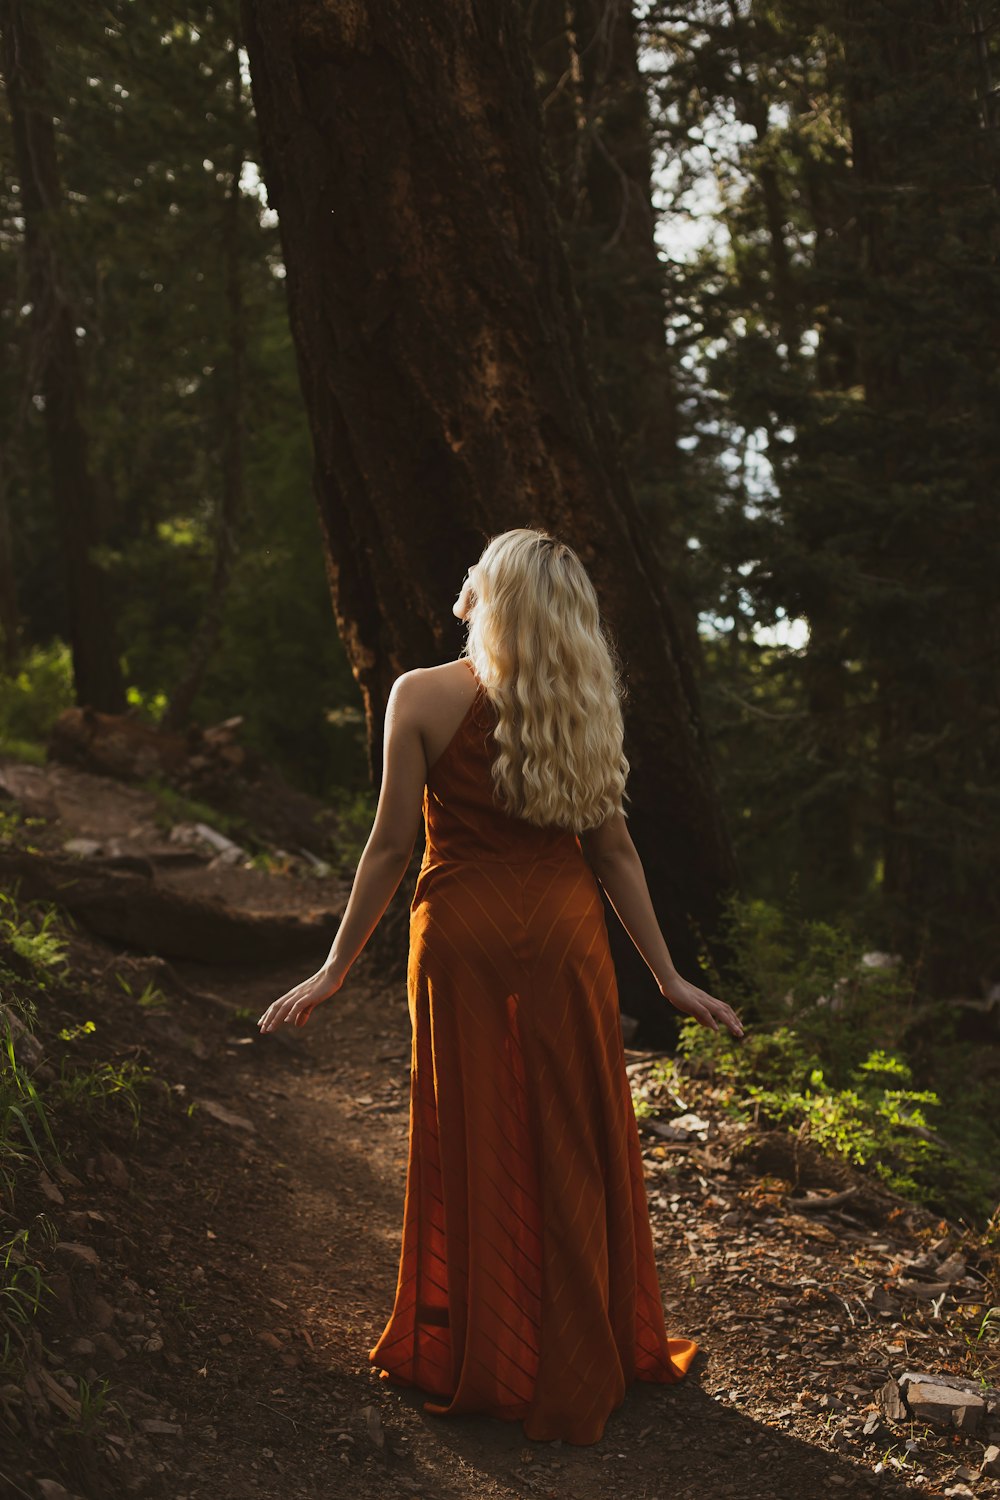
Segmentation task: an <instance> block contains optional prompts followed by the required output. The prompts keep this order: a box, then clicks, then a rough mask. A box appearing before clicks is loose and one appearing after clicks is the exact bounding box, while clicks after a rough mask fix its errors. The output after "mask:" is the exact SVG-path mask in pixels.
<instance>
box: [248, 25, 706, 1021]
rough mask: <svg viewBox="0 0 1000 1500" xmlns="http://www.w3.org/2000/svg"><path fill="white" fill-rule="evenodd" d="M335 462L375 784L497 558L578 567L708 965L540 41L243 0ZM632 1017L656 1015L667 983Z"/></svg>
mask: <svg viewBox="0 0 1000 1500" xmlns="http://www.w3.org/2000/svg"><path fill="white" fill-rule="evenodd" d="M243 15H244V29H245V35H246V39H247V47H248V51H249V55H250V63H251V73H252V78H253V91H254V100H255V104H256V109H257V117H258V124H259V129H260V136H261V146H262V156H263V167H264V174H265V180H266V182H267V188H268V197H269V201H270V204H271V206H272V207H273V208H274V209H276V210H277V212H278V215H279V219H280V224H281V235H282V243H283V247H284V254H285V264H286V270H287V281H288V294H289V305H290V311H291V319H292V328H293V334H294V339H295V344H296V348H297V353H298V360H299V370H300V376H301V381H302V387H303V392H304V395H305V400H306V405H307V408H308V412H309V418H310V422H311V427H312V434H313V441H314V447H315V486H316V494H317V497H318V502H319V510H320V517H321V523H322V528H323V535H324V542H325V546H326V549H327V554H328V559H329V573H330V578H331V584H332V590H333V600H334V609H335V613H336V617H337V622H338V625H339V628H340V631H341V634H342V636H343V639H344V641H345V643H346V647H347V651H348V654H349V657H350V659H351V662H352V665H353V670H354V674H355V677H356V679H357V681H358V683H359V686H360V688H361V691H362V694H363V698H364V703H365V709H366V713H367V716H368V724H369V737H370V754H371V765H372V774H373V777H374V778H375V779H377V774H376V770H375V768H376V767H378V766H379V765H380V762H381V724H382V717H383V711H384V707H385V703H386V700H387V697H388V693H389V690H390V688H391V686H392V683H393V681H394V679H395V678H396V676H397V675H398V674H399V673H400V672H401V671H403V670H406V669H408V668H411V667H413V666H416V665H421V664H423V665H429V664H432V663H436V662H440V661H444V660H447V659H448V658H450V657H454V655H455V654H456V652H457V650H458V648H459V647H460V644H461V629H460V626H459V625H458V623H457V622H456V621H455V619H454V617H453V616H452V614H451V604H452V601H453V599H454V597H455V595H456V593H457V591H458V587H459V584H460V582H461V579H462V576H463V574H464V571H465V569H466V567H467V566H468V564H469V563H470V562H472V561H473V560H474V559H475V557H476V556H478V554H479V552H480V551H481V549H482V547H483V544H484V542H485V540H486V539H487V538H488V537H489V536H490V535H493V534H495V533H497V532H500V531H504V530H506V529H508V528H509V527H513V526H524V525H539V526H543V527H545V528H547V529H549V530H550V531H552V532H553V533H555V534H558V535H560V536H562V537H564V538H565V539H566V540H567V541H569V542H571V543H572V544H573V545H574V546H575V547H576V548H577V549H578V551H579V553H580V555H581V557H582V559H583V561H584V563H585V565H586V566H587V568H588V569H589V571H590V574H591V576H592V578H593V580H594V583H595V586H596V588H597V590H598V594H599V596H600V599H601V604H602V608H603V612H604V616H605V618H606V620H607V622H608V625H609V627H610V629H611V631H612V633H613V635H614V637H615V639H616V641H617V643H618V645H619V648H620V650H621V653H622V656H623V658H624V660H625V662H626V664H627V679H628V686H629V697H628V700H627V703H626V705H625V711H626V733H627V742H626V749H627V753H628V755H629V757H630V760H631V762H632V775H631V779H630V788H629V789H630V794H631V797H632V807H631V812H632V832H633V836H634V838H635V841H636V844H637V845H638V846H639V847H640V853H641V854H642V855H643V858H644V860H645V863H646V868H647V873H648V876H649V882H650V888H651V891H652V893H653V897H654V901H655V903H656V905H657V908H658V912H659V915H660V918H661V921H662V924H663V927H664V931H665V933H666V935H667V937H668V941H669V942H670V944H671V947H672V950H673V952H674V956H675V958H676V960H677V962H678V965H679V966H680V967H681V968H682V969H683V970H684V971H686V972H688V973H690V974H693V973H696V972H697V969H698V954H699V951H700V949H701V946H702V944H701V939H700V934H701V933H702V932H703V933H704V934H705V935H706V936H708V935H709V934H711V932H712V929H713V928H714V926H715V924H716V920H717V917H718V912H719V900H720V897H721V896H722V894H723V893H724V892H725V891H726V890H728V889H729V888H730V887H731V886H732V885H733V883H734V879H735V874H734V866H733V859H732V855H731V851H730V845H729V842H728V838H727V834H726V831H725V829H724V827H723V823H722V818H721V814H720V810H719V804H718V801H717V797H716V794H715V788H714V783H713V776H712V769H711V765H710V761H709V756H708V751H707V746H706V744H705V739H704V734H703V730H702V723H701V716H700V712H699V707H698V703H697V698H696V693H695V689H694V687H693V682H692V677H691V674H690V671H689V668H688V664H687V662H686V659H685V656H684V651H683V645H682V640H681V633H680V630H679V628H678V624H677V620H676V618H675V617H674V614H673V611H672V610H671V608H670V605H669V602H668V601H667V600H665V599H664V598H663V597H662V595H661V592H660V588H659V587H658V583H657V580H656V579H655V578H654V577H653V576H652V573H651V570H650V568H649V563H648V548H647V542H646V537H645V535H644V532H643V529H642V526H641V523H640V519H639V516H638V513H637V509H636V505H635V501H634V499H633V496H632V493H631V490H630V488H629V484H628V481H627V479H626V476H625V473H624V470H623V467H622V464H621V461H620V458H619V455H618V452H617V450H616V444H615V440H614V434H613V431H612V428H611V426H610V423H609V419H608V416H607V413H606V410H605V407H604V405H603V403H602V402H601V400H599V399H598V396H597V394H596V393H595V389H594V383H593V380H592V376H591V373H590V369H589V367H588V362H587V358H586V355H585V348H584V333H583V318H582V315H581V309H580V305H579V302H578V300H577V297H576V295H575V292H574V289H573V285H572V281H571V277H570V273H569V267H568V263H567V258H566V253H565V250H564V248H563V244H562V240H561V237H560V233H559V227H558V221H557V219H556V216H555V210H554V207H553V204H552V202H551V199H550V195H549V189H548V185H547V183H546V177H545V169H544V164H543V156H542V140H543V135H542V121H541V116H540V111H539V107H538V103H537V99H536V95H535V90H534V83H533V78H532V70H531V62H530V57H529V53H528V46H527V38H526V34H525V30H524V20H523V17H522V14H521V10H520V8H519V7H516V6H514V5H512V4H510V3H504V0H481V3H479V4H477V5H476V6H475V8H473V7H472V6H470V5H468V4H461V3H451V4H449V5H441V6H437V7H432V8H431V9H430V10H429V11H426V12H423V13H422V14H421V16H420V17H419V21H418V19H417V18H416V17H415V16H414V15H413V13H412V12H408V11H406V10H405V9H403V8H401V7H394V6H391V5H389V4H387V3H385V0H382V3H379V0H369V3H360V4H358V5H354V6H351V7H346V6H338V5H335V4H333V3H332V0H244V7H243ZM640 988H642V987H641V986H640V983H639V981H638V980H637V981H636V984H635V991H636V992H635V994H634V995H633V994H628V993H624V992H623V995H622V999H623V1004H624V1005H625V1008H626V1009H628V1010H630V1011H631V1012H632V1013H633V1014H637V1015H640V1016H642V1015H643V1013H644V1011H648V1009H649V1007H650V1005H651V1001H652V997H655V1001H656V1003H657V1007H658V1010H659V1011H662V1010H663V1003H662V999H661V997H660V996H659V994H658V992H657V991H656V990H655V987H654V986H653V985H652V981H651V980H649V976H648V974H647V975H646V984H645V987H644V988H642V993H639V991H640Z"/></svg>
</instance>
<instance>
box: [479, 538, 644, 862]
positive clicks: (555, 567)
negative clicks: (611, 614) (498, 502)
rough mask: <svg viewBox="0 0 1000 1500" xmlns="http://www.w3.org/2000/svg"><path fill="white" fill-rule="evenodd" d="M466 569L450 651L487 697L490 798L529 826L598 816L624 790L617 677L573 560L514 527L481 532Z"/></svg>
mask: <svg viewBox="0 0 1000 1500" xmlns="http://www.w3.org/2000/svg"><path fill="white" fill-rule="evenodd" d="M468 576H469V582H470V584H471V587H472V589H473V592H474V602H473V605H472V608H471V610H470V612H469V628H468V638H467V640H466V644H465V649H464V651H463V653H462V654H463V655H464V656H467V657H468V658H469V660H470V661H471V663H472V665H473V667H474V668H475V670H476V673H477V675H478V676H479V678H480V681H481V682H482V683H483V685H484V687H485V689H486V692H487V695H488V697H489V699H490V701H491V703H492V704H493V706H494V708H495V709H496V715H497V722H496V728H495V730H494V741H495V744H496V748H497V754H496V755H495V756H494V759H493V781H494V789H495V795H496V799H497V801H498V802H499V804H500V806H501V807H502V808H503V809H504V811H505V812H507V813H509V814H510V815H512V816H514V817H519V818H524V819H525V820H526V821H527V822H529V823H534V824H536V825H539V826H541V827H552V826H555V827H560V828H569V829H572V830H573V832H575V833H582V832H584V831H585V830H586V829H588V828H596V827H599V826H600V825H601V824H602V823H604V822H605V821H606V820H607V819H608V818H609V817H611V816H612V815H613V814H614V813H616V812H624V807H623V801H624V799H625V798H626V797H627V795H628V794H627V793H626V791H625V783H626V781H627V779H628V772H629V763H628V761H627V760H626V758H625V753H624V748H623V745H624V725H623V721H622V711H621V701H622V699H623V697H624V696H625V689H624V685H623V681H622V676H621V668H620V663H619V660H618V655H617V651H616V648H615V645H614V642H613V640H612V639H611V637H610V635H609V634H608V632H607V631H606V629H605V628H604V627H603V626H602V623H601V617H600V606H599V603H598V599H597V594H596V593H595V591H594V586H593V584H592V583H591V581H590V579H589V577H588V576H587V572H586V570H585V568H584V566H583V564H582V562H581V561H580V559H579V557H578V556H577V554H576V553H575V552H574V551H573V549H572V547H568V546H566V544H565V543H564V542H558V541H556V540H555V538H554V537H551V536H549V535H548V534H547V533H546V532H544V531H535V530H529V529H517V530H514V531H505V532H503V533H502V535H500V536H495V537H493V538H492V540H491V541H490V542H489V543H488V544H487V546H486V549H485V551H484V552H483V554H482V556H481V557H480V559H479V561H478V562H477V563H475V564H474V565H473V566H472V567H471V568H470V569H469V575H468ZM626 816H627V814H626Z"/></svg>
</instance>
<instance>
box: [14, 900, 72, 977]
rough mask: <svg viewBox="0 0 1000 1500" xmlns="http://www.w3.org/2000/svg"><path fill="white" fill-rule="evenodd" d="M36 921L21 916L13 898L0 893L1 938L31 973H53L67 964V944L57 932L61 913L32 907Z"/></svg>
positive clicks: (61, 916) (40, 907) (53, 908)
mask: <svg viewBox="0 0 1000 1500" xmlns="http://www.w3.org/2000/svg"><path fill="white" fill-rule="evenodd" d="M33 910H34V911H35V912H37V913H38V915H37V916H36V917H31V916H27V915H25V914H22V912H21V910H20V908H19V906H18V903H17V901H16V899H15V897H14V895H13V894H12V893H11V892H10V891H0V936H2V937H3V939H4V940H5V941H6V942H7V943H8V944H9V946H10V947H11V948H12V949H13V951H14V952H15V953H16V954H17V955H18V956H19V957H20V958H23V959H25V960H26V961H27V962H28V963H29V964H31V966H32V968H34V969H43V970H44V969H52V968H58V967H61V966H64V965H65V964H66V963H68V959H67V957H66V944H65V940H64V939H63V937H62V936H61V935H60V932H59V923H60V921H61V920H62V919H63V916H64V913H63V912H62V911H61V910H60V908H59V907H57V906H54V905H51V904H49V905H47V906H44V907H42V906H40V905H39V903H37V902H36V903H35V904H34V907H33Z"/></svg>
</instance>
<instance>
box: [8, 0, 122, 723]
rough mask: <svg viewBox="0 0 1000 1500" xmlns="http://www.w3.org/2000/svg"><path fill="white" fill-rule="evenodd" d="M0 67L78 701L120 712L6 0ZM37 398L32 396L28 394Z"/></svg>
mask: <svg viewBox="0 0 1000 1500" xmlns="http://www.w3.org/2000/svg"><path fill="white" fill-rule="evenodd" d="M0 24H2V30H3V54H2V55H3V67H4V74H5V77H6V80H7V97H8V99H9V101H10V116H11V130H12V135H13V142H14V158H15V161H16V164H17V171H18V175H19V176H20V179H21V199H22V203H23V212H24V249H25V258H26V263H27V288H28V297H29V300H30V302H31V306H32V312H31V323H32V327H31V335H30V337H31V340H32V344H33V351H32V358H31V359H30V360H29V366H30V367H31V368H33V369H35V370H37V373H38V379H39V388H38V394H40V395H41V397H42V399H43V401H44V405H45V428H46V434H47V439H48V452H49V465H50V472H51V483H52V494H53V499H54V502H55V506H56V512H57V515H58V517H59V524H60V528H61V532H62V545H63V552H64V556H65V563H66V580H67V592H68V603H69V635H70V646H71V649H72V653H73V677H74V685H75V693H76V700H77V702H78V703H80V704H89V705H90V706H91V707H93V708H97V709H101V710H103V711H104V712H106V713H118V712H120V711H121V710H122V709H124V707H125V686H124V682H123V680H122V674H121V664H120V662H119V659H118V648H117V644H116V641H115V629H114V617H113V613H112V607H111V601H110V595H109V590H108V580H107V577H106V575H105V573H104V570H103V569H102V568H101V566H100V564H99V563H98V562H97V561H96V559H95V557H94V549H95V548H96V547H97V546H99V544H100V542H101V540H102V536H101V530H102V527H101V510H100V504H99V501H98V496H97V492H96V488H95V485H94V481H93V477H92V475H91V472H90V467H89V463H88V455H87V434H86V431H85V429H84V425H83V420H82V416H81V408H82V382H81V377H80V367H79V359H78V356H77V347H76V324H77V318H76V316H75V313H74V311H73V308H72V306H71V305H70V302H69V299H68V295H67V284H66V273H65V267H64V266H62V265H61V264H60V260H59V254H58V237H57V227H56V226H57V221H58V214H59V206H60V203H61V201H62V191H61V187H60V182H59V164H58V158H57V154H56V135H55V126H54V123H53V117H52V109H51V106H50V104H49V102H48V94H47V69H46V64H45V53H44V49H43V45H42V40H41V36H40V34H39V32H38V29H37V25H36V18H35V16H34V15H33V12H32V7H31V6H30V5H26V4H24V3H23V0H2V3H0ZM32 394H33V395H34V394H35V392H34V391H32Z"/></svg>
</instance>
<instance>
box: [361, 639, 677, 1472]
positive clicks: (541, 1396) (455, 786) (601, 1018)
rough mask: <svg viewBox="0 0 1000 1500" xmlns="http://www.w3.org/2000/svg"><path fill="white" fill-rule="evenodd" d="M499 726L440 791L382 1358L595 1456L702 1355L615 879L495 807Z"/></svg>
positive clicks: (480, 726) (455, 1398)
mask: <svg viewBox="0 0 1000 1500" xmlns="http://www.w3.org/2000/svg"><path fill="white" fill-rule="evenodd" d="M462 660H465V661H467V658H464V657H463V658H462ZM468 665H469V666H470V668H471V667H472V663H471V662H468ZM494 724H495V711H494V709H493V707H492V705H491V703H490V701H489V698H488V696H487V694H486V691H485V687H484V685H483V684H482V683H481V682H479V680H478V678H477V689H476V695H475V698H474V700H473V702H472V705H471V707H470V708H469V710H468V712H467V713H466V716H465V719H464V720H463V722H462V724H461V726H460V728H459V729H458V731H457V732H456V734H455V736H454V738H453V739H452V740H451V742H450V743H449V745H448V747H447V749H446V750H445V751H444V753H443V754H442V755H441V757H440V758H439V759H438V760H437V761H436V762H435V763H434V765H433V767H432V768H431V770H430V772H429V775H428V779H427V784H426V787H425V789H424V799H423V810H424V820H425V826H426V833H427V845H426V850H425V853H424V858H423V862H422V864H421V867H420V873H419V877H418V880H417V885H416V890H415V892H414V895H413V900H412V903H411V906H410V950H409V964H408V974H407V992H408V1000H409V1012H410V1024H411V1028H412V1050H411V1069H410V1113H409V1154H408V1165H407V1175H406V1196H405V1204H404V1209H403V1233H402V1248H401V1254H400V1262H399V1276H398V1283H397V1287H396V1293H395V1302H394V1306H393V1310H392V1315H391V1317H390V1319H389V1322H388V1324H387V1325H386V1328H385V1331H384V1333H383V1334H382V1336H381V1338H380V1339H379V1341H378V1343H377V1344H376V1346H375V1348H374V1349H372V1350H371V1352H370V1354H369V1362H370V1364H372V1365H374V1366H376V1367H378V1369H379V1371H380V1374H381V1378H382V1379H383V1380H388V1381H390V1382H391V1383H392V1384H395V1385H403V1386H414V1387H417V1388H418V1389H419V1390H421V1391H423V1392H425V1393H426V1394H427V1395H429V1396H432V1397H435V1398H436V1399H434V1400H429V1401H426V1402H424V1403H423V1407H424V1410H425V1411H427V1412H430V1413H432V1414H434V1415H436V1416H455V1415H458V1414H460V1413H475V1414H477V1415H481V1416H492V1417H498V1418H501V1419H503V1420H507V1421H517V1420H520V1421H522V1422H523V1430H524V1434H525V1436H526V1437H527V1438H531V1439H536V1440H541V1441H553V1440H555V1439H557V1438H561V1439H563V1440H564V1441H566V1442H570V1443H576V1444H590V1443H596V1442H597V1441H598V1440H599V1439H600V1438H601V1436H602V1435H603V1433H604V1428H605V1424H606V1422H607V1419H608V1416H609V1415H610V1413H611V1412H612V1411H613V1410H614V1409H615V1408H616V1407H618V1406H619V1405H620V1404H621V1402H622V1400H623V1399H624V1396H625V1391H626V1389H627V1387H628V1386H629V1385H630V1384H631V1382H632V1381H633V1380H637V1379H638V1380H645V1381H652V1382H659V1383H663V1384H672V1383H673V1382H675V1381H679V1380H680V1379H682V1377H683V1376H684V1374H685V1372H686V1371H687V1369H688V1367H689V1366H690V1364H691V1362H692V1360H693V1358H694V1356H695V1353H696V1351H697V1348H698V1346H697V1344H696V1343H695V1342H694V1341H693V1340H691V1339H686V1338H668V1337H667V1334H666V1330H665V1326H664V1318H663V1309H662V1305H661V1301H660V1289H659V1284H658V1279H657V1270H656V1263H655V1260H654V1257H653V1240H652V1233H651V1229H650V1223H649V1210H648V1205H647V1198H646V1190H645V1182H644V1178H643V1168H642V1157H641V1154H640V1147H639V1133H638V1129H637V1126H636V1120H635V1112H634V1109H633V1106H632V1096H631V1091H630V1089H629V1084H628V1078H627V1076H626V1073H625V1057H624V1049H623V1042H622V1031H621V1022H620V1017H619V1007H618V990H617V984H616V980H615V973H614V968H613V964H612V960H611V953H610V949H609V946H608V934H607V926H606V923H605V918H604V906H603V902H602V900H601V896H600V892H599V888H598V884H597V880H596V877H595V876H594V874H593V871H592V870H591V868H590V866H589V864H588V863H587V861H586V858H585V857H584V854H583V851H582V848H581V846H580V843H579V840H578V839H577V838H576V836H575V835H574V834H573V833H571V832H569V831H567V830H565V829H559V828H538V827H535V826H534V825H533V824H530V823H528V822H527V821H525V820H524V819H519V818H512V817H510V816H509V815H508V814H506V813H504V812H503V811H502V810H500V809H499V808H498V807H497V806H496V805H495V804H494V802H493V792H492V778H491V770H490V766H491V759H492V730H493V726H494Z"/></svg>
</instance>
